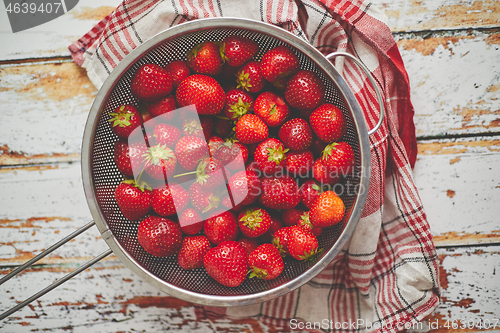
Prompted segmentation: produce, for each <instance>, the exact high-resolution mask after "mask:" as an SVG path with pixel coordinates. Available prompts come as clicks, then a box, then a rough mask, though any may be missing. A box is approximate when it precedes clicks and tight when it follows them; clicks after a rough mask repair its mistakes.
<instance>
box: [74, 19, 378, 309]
mask: <svg viewBox="0 0 500 333" xmlns="http://www.w3.org/2000/svg"><path fill="white" fill-rule="evenodd" d="M229 35H240V36H244V37H248V38H250V39H252V40H254V41H256V42H257V43H258V44H259V46H260V51H259V53H258V54H257V55H256V57H255V58H256V59H257V60H260V58H261V57H262V55H263V54H264V53H265V52H266V51H267V50H269V49H272V48H274V47H276V46H278V45H286V46H288V47H290V48H291V49H292V50H293V51H294V52H295V54H296V55H297V56H298V57H299V59H300V67H301V69H305V70H310V71H313V72H315V73H316V74H318V75H319V77H320V78H321V79H322V80H323V82H324V84H325V88H326V89H325V90H326V93H325V101H326V102H328V103H332V104H335V105H337V106H338V107H339V108H340V109H341V110H342V111H343V113H344V115H345V116H346V118H347V123H348V126H347V133H346V134H345V136H344V140H345V141H347V142H348V143H349V144H350V145H351V146H352V148H353V150H354V153H355V156H356V168H355V172H353V173H352V175H350V176H349V177H347V179H345V181H344V182H343V183H342V184H341V185H339V187H338V188H337V190H338V191H337V192H339V194H340V196H341V198H342V199H343V201H344V203H345V207H346V214H345V217H344V220H343V221H342V222H341V223H339V224H338V225H337V226H335V227H331V228H326V229H324V230H323V232H322V234H321V235H320V236H319V237H318V241H319V246H320V248H322V249H324V251H323V252H322V253H321V254H320V255H319V256H318V258H317V260H316V261H315V262H311V261H297V260H294V259H285V269H284V271H283V272H282V274H281V275H280V276H279V277H278V278H277V279H275V280H272V281H263V280H258V279H246V280H245V281H244V282H243V283H242V284H241V285H240V286H238V287H235V288H229V287H224V286H223V285H221V284H219V283H217V282H216V281H215V280H213V279H212V278H211V277H210V276H209V275H208V274H207V273H206V272H205V270H204V268H199V269H195V270H190V271H186V270H183V269H182V268H181V267H180V266H179V265H178V264H177V259H176V257H175V255H174V256H170V257H167V258H159V257H155V256H152V255H150V254H148V253H147V252H146V251H144V250H143V248H142V247H141V246H140V245H139V243H138V241H137V230H138V225H139V223H137V222H131V221H129V220H127V219H126V218H125V217H124V216H123V214H122V213H121V211H120V209H119V207H118V205H117V204H116V202H115V199H114V189H115V188H116V186H118V184H119V183H120V182H121V181H122V180H123V176H122V175H121V174H120V172H119V171H118V169H117V167H116V165H115V163H114V159H113V147H114V143H115V141H116V136H115V135H114V134H113V132H112V131H111V128H110V126H109V121H108V120H109V119H110V116H109V113H110V112H112V111H113V110H114V109H115V108H116V107H118V106H120V105H123V104H135V103H136V102H137V101H136V100H135V98H134V97H133V96H132V94H131V92H130V82H131V79H132V77H133V75H134V73H135V72H136V70H137V69H138V68H139V67H140V66H141V65H142V64H145V63H155V64H158V65H160V66H164V65H166V64H167V63H169V62H171V61H174V60H183V59H185V56H186V53H187V51H188V50H189V49H191V48H192V47H193V46H195V45H197V44H198V43H200V42H203V41H208V40H210V41H222V40H223V39H224V38H225V37H227V36H229ZM339 55H340V56H345V57H349V58H351V59H352V60H353V61H355V62H356V63H357V64H358V65H359V66H360V67H361V68H362V69H363V71H364V72H365V73H366V74H367V75H368V78H369V80H370V81H371V83H372V85H374V87H375V90H376V93H377V95H378V98H379V103H380V110H381V116H380V119H379V123H378V124H377V126H376V127H375V128H373V129H372V130H370V131H368V130H367V127H366V124H365V121H364V118H363V114H362V112H361V109H360V107H359V105H358V103H357V101H356V99H355V97H354V95H353V93H352V92H351V90H350V89H349V87H348V86H347V84H346V82H345V80H344V79H343V78H342V77H341V76H340V75H339V73H338V72H337V71H336V70H335V68H334V67H333V65H332V63H331V62H330V60H329V59H332V58H333V57H335V56H339ZM382 119H383V104H382V102H381V97H380V93H379V92H378V89H377V86H376V85H375V82H374V80H373V78H372V77H371V75H370V74H369V72H368V70H367V69H366V68H365V67H364V66H363V65H362V64H361V63H360V62H359V60H357V59H356V58H354V57H352V56H351V55H349V54H346V53H333V54H331V55H329V56H327V57H325V56H323V55H322V54H321V53H320V52H319V51H317V50H316V49H315V48H314V47H312V46H311V45H310V44H309V43H308V42H306V41H304V40H302V39H300V38H298V37H296V36H295V35H293V34H291V33H289V32H287V31H285V30H284V29H281V28H279V27H277V26H274V25H270V24H266V23H263V22H258V21H253V20H246V19H239V18H210V19H199V20H194V21H191V22H187V23H184V24H180V25H178V26H175V27H172V28H169V29H168V30H166V31H164V32H162V33H160V34H158V35H156V36H154V37H153V38H151V39H149V40H148V41H146V42H145V43H144V44H142V45H141V46H139V47H137V48H136V49H134V50H133V51H132V52H131V53H130V54H129V55H128V56H127V57H125V59H123V60H122V61H121V62H120V63H119V64H118V66H117V67H116V68H115V69H114V70H113V72H112V73H111V74H110V76H109V77H108V79H107V80H106V81H105V82H104V84H103V86H102V87H101V89H100V90H99V92H98V94H97V96H96V98H95V101H94V103H93V105H92V108H91V111H90V114H89V116H88V120H87V125H86V128H85V132H84V137H83V145H82V176H83V183H84V189H85V194H86V198H87V202H88V205H89V208H90V211H91V213H92V216H93V218H94V221H95V224H96V225H97V227H98V228H99V231H100V233H101V234H102V237H103V239H104V240H105V241H106V242H107V244H108V245H109V247H110V249H111V250H112V252H113V253H114V254H115V255H116V256H117V257H118V258H119V259H120V260H121V261H122V262H123V263H124V264H125V265H126V266H127V267H128V268H130V269H131V270H133V271H134V272H135V273H137V274H138V275H139V276H141V277H142V278H143V279H144V280H145V281H147V282H148V283H150V284H151V285H153V286H155V287H156V288H158V289H160V290H162V291H164V292H166V293H168V294H170V295H172V296H175V297H178V298H181V299H184V300H187V301H191V302H194V303H199V304H204V305H214V306H232V305H249V304H253V303H259V302H263V301H267V300H270V299H273V298H275V297H278V296H281V295H284V294H286V293H288V292H290V291H292V290H294V289H296V288H298V287H300V286H301V285H303V284H304V283H306V282H307V281H309V280H310V279H312V278H313V277H314V276H315V275H317V274H318V273H319V272H320V271H321V270H322V269H324V268H325V267H326V265H328V264H329V263H330V262H331V261H332V260H333V259H334V258H335V256H336V255H337V254H338V253H339V252H340V250H341V249H342V248H343V247H344V245H345V244H346V242H347V241H348V239H349V238H350V236H351V234H352V232H353V230H354V228H355V226H356V224H357V222H358V220H359V219H360V216H361V212H362V209H363V206H364V202H365V199H366V196H367V189H368V182H369V169H370V148H369V142H368V136H369V135H370V134H372V133H374V132H375V131H376V130H377V129H378V127H379V126H380V124H381V122H382ZM109 253H111V251H109Z"/></svg>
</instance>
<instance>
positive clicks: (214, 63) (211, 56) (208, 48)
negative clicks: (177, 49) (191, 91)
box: [187, 41, 223, 75]
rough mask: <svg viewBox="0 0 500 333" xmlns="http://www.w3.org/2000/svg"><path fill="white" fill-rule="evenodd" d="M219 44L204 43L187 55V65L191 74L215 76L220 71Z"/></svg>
mask: <svg viewBox="0 0 500 333" xmlns="http://www.w3.org/2000/svg"><path fill="white" fill-rule="evenodd" d="M220 48H221V43H220V42H213V41H206V42H202V43H200V44H198V45H196V46H194V47H193V48H192V49H191V50H189V52H188V53H187V65H188V66H189V68H191V69H192V70H193V72H195V73H198V74H205V75H217V74H219V73H220V72H221V69H222V63H223V62H222V57H221V50H220Z"/></svg>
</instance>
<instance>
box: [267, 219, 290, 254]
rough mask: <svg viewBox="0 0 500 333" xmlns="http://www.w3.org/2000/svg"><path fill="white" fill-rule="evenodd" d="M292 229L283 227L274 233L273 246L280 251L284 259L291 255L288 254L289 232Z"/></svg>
mask: <svg viewBox="0 0 500 333" xmlns="http://www.w3.org/2000/svg"><path fill="white" fill-rule="evenodd" d="M289 231H290V227H289V226H288V227H282V228H279V229H278V230H276V231H275V232H274V233H273V238H272V241H271V244H273V245H274V246H275V247H276V248H277V249H278V251H279V253H280V255H281V256H282V257H286V256H288V255H290V252H288V232H289Z"/></svg>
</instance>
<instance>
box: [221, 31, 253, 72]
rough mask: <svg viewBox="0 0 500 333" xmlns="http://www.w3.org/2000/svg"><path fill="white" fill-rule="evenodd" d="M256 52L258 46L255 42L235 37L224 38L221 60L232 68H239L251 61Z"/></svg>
mask: <svg viewBox="0 0 500 333" xmlns="http://www.w3.org/2000/svg"><path fill="white" fill-rule="evenodd" d="M258 51H259V44H257V42H255V41H253V40H251V39H249V38H246V37H242V36H236V35H231V36H228V37H226V38H225V39H224V41H223V42H222V47H221V53H222V58H223V59H224V61H225V62H226V63H227V64H228V65H229V66H232V67H240V66H241V65H243V64H244V63H246V62H247V61H249V60H250V59H252V58H253V57H254V56H255V55H256V54H257V52H258Z"/></svg>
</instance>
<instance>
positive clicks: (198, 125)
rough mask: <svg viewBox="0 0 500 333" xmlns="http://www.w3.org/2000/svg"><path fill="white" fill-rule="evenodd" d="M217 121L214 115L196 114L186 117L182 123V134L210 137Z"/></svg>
mask: <svg viewBox="0 0 500 333" xmlns="http://www.w3.org/2000/svg"><path fill="white" fill-rule="evenodd" d="M214 125H215V121H214V118H213V117H212V116H206V115H201V116H199V117H198V115H195V116H193V117H191V118H186V119H184V121H183V123H182V134H184V135H185V136H189V135H192V136H199V137H201V138H204V139H208V138H209V137H210V135H211V134H212V131H213V129H214Z"/></svg>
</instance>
